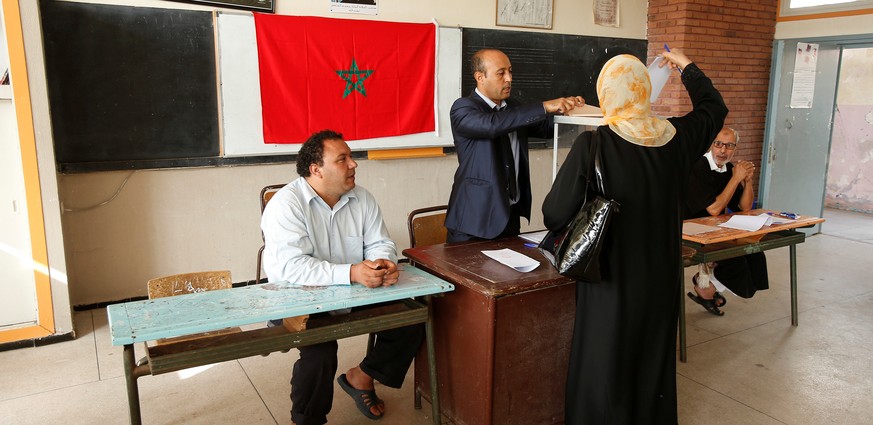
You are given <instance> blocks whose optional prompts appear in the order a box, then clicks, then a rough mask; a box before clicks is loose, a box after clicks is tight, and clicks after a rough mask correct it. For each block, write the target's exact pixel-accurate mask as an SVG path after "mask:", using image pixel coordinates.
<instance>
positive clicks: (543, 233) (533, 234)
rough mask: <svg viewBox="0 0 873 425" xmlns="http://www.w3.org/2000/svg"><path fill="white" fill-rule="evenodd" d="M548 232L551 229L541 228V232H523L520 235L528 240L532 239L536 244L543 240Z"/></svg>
mask: <svg viewBox="0 0 873 425" xmlns="http://www.w3.org/2000/svg"><path fill="white" fill-rule="evenodd" d="M546 233H549V231H548V230H540V231H539V232H530V233H522V234H520V235H518V236H519V237H520V238H522V239H524V240H526V241H531V242H533V243H535V244H539V243H540V242H542V241H543V238H544V237H546Z"/></svg>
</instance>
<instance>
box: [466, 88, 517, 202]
mask: <svg viewBox="0 0 873 425" xmlns="http://www.w3.org/2000/svg"><path fill="white" fill-rule="evenodd" d="M475 92H476V94H478V95H479V97H481V98H482V100H484V101H485V103H487V104H488V107H490V108H491V109H494V108H496V107H497V106H498V105H497V104H496V103H494V102H493V101H492V100H491V99H489V98H488V96H485V95H484V94H482V92H480V91H479V88H478V87H477V88H476V89H475ZM505 107H506V101H505V100H501V101H500V107H499V108H498V110H500V109H503V108H505ZM509 146H510V148H511V149H512V162H514V163H515V186H516V187H518V161H519V157H520V156H521V155H519V154H518V135H517V134H515V132H514V131H513V132H511V133H509ZM520 197H521V194H520V193H519V194H517V196H516V197H515V199H510V200H509V204H510V205H512V204H515V203H517V202H518V199H519V198H520Z"/></svg>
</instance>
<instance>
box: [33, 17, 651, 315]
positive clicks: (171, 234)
mask: <svg viewBox="0 0 873 425" xmlns="http://www.w3.org/2000/svg"><path fill="white" fill-rule="evenodd" d="M107 3H109V2H108V1H107ZM277 3H278V9H277V13H281V14H295V15H318V16H334V17H342V18H350V19H357V18H363V19H375V20H390V21H403V22H429V21H431V20H432V19H434V18H435V19H436V20H437V21H438V22H439V23H440V24H441V25H445V26H456V25H460V26H464V27H476V28H497V27H496V26H495V25H494V21H495V1H494V0H472V1H470V0H443V1H440V2H433V1H429V0H408V1H385V0H383V1H380V2H379V3H380V4H379V6H380V13H379V15H377V16H357V15H331V14H329V13H328V12H327V10H328V7H329V2H328V1H327V0H321V1H313V0H308V1H278V2H277ZM124 4H129V5H137V6H153V7H181V8H192V9H196V8H200V9H203V8H202V7H198V6H191V5H188V4H184V3H174V2H167V1H154V0H138V1H131V0H128V1H125V2H124ZM554 7H555V9H554V26H553V28H554V29H553V30H552V31H550V32H552V33H564V34H584V35H596V36H607V37H620V38H635V39H644V38H645V36H646V2H645V1H644V0H625V1H623V2H622V15H621V22H622V27H621V28H606V27H597V26H594V24H593V18H592V11H591V2H578V1H575V0H555V6H554ZM501 28H503V29H517V28H505V27H501ZM43 78H44V77H43ZM42 84H43V85H44V81H43V82H42ZM34 102H35V103H42V104H43V106H45V105H47V102H48V101H47V98H45V96H44V94H43V95H42V96H41V98H39V99H34ZM45 107H46V108H47V106H45ZM40 125H42V128H40V129H38V132H40V133H41V136H40V137H38V143H39V144H40V146H41V147H42V149H43V150H46V149H48V150H51V138H50V136H49V134H48V133H49V127H48V124H47V123H45V122H43V123H41V124H40ZM40 130H42V131H40ZM359 164H360V165H359V169H358V184H360V185H362V186H364V187H366V188H367V189H369V190H370V191H372V192H373V193H374V194H375V196H376V198H377V199H378V200H379V202H380V204H381V206H382V209H383V211H384V213H385V219H386V222H387V224H388V228H389V231H390V232H391V235H392V236H393V237H394V239H395V240H396V241H397V243H398V245H399V246H401V247H406V246H408V238H407V235H406V215H407V213H408V212H409V211H410V210H412V209H414V208H420V207H424V206H430V205H437V204H443V203H446V202H447V201H448V196H449V192H450V190H451V182H452V176H453V174H454V171H455V168H456V167H457V159H456V158H455V157H454V156H447V157H442V158H426V159H405V160H389V161H369V160H362V161H359ZM531 170H532V177H533V180H534V208H533V215H534V217H533V223H532V226H531V227H532V228H541V227H542V213H541V212H540V208H539V206H540V205H541V204H542V199H543V197H544V196H545V193H546V192H547V191H548V188H549V186H550V182H551V151H545V150H542V151H535V152H533V155H532V163H531ZM129 173H130V172H103V173H87V174H72V175H61V176H59V188H58V194H59V198H60V201H61V202H62V204H63V207H64V208H65V209H72V210H76V209H80V208H83V207H89V206H93V205H96V204H99V203H100V202H102V201H104V200H106V199H109V198H110V197H111V196H112V195H113V193H115V191H116V190H117V188H118V187H119V185H120V184H121V182H122V181H124V179H125V178H126V177H127V175H128V174H129ZM294 177H295V172H294V166H293V164H284V165H254V166H238V167H220V168H187V169H178V170H151V171H139V172H136V173H135V174H133V175H131V176H130V179H129V180H128V182H127V183H126V185H125V186H124V188H123V189H122V190H121V191H120V193H119V195H118V197H117V198H115V199H114V200H113V201H111V202H109V203H108V204H107V205H105V206H101V207H98V208H94V209H91V210H87V211H74V212H64V213H63V215H62V222H63V240H64V247H65V250H66V257H67V260H68V262H67V266H68V275H69V284H70V298H71V302H72V305H87V304H93V303H99V302H105V301H113V300H119V299H124V298H128V297H134V296H142V295H145V293H146V290H145V282H146V280H148V279H150V278H152V277H156V276H161V275H166V274H173V273H183V272H189V271H196V270H208V269H229V270H231V272H232V275H233V280H234V281H235V282H238V281H243V280H250V279H254V277H255V260H256V254H257V250H258V247H260V245H261V235H260V230H259V227H258V223H259V217H260V210H259V207H258V192H259V191H260V189H261V188H262V187H263V186H265V185H268V184H274V183H284V182H287V181H289V180H290V179H292V178H294Z"/></svg>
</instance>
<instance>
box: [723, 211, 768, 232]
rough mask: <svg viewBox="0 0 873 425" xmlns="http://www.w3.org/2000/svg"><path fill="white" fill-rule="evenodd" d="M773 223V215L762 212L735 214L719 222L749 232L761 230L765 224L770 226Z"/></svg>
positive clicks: (724, 225)
mask: <svg viewBox="0 0 873 425" xmlns="http://www.w3.org/2000/svg"><path fill="white" fill-rule="evenodd" d="M771 224H773V220H772V217H770V216H768V215H766V214H761V215H734V216H731V218H730V219H728V221H726V222H724V223H722V224H719V226H721V227H727V228H730V229H739V230H746V231H749V232H754V231H756V230H759V229H760V228H762V227H764V226H769V225H771Z"/></svg>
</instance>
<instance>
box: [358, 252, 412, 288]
mask: <svg viewBox="0 0 873 425" xmlns="http://www.w3.org/2000/svg"><path fill="white" fill-rule="evenodd" d="M349 274H350V276H349V278H350V279H351V281H352V282H357V283H360V284H361V285H364V286H366V287H368V288H377V287H380V286H391V285H393V284H395V283H397V279H398V278H399V277H400V270H397V264H394V262H393V261H390V260H386V259H384V258H380V259H378V260H376V261H370V260H364V261H361V262H360V263H358V264H352V268H351V271H350V272H349Z"/></svg>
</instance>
